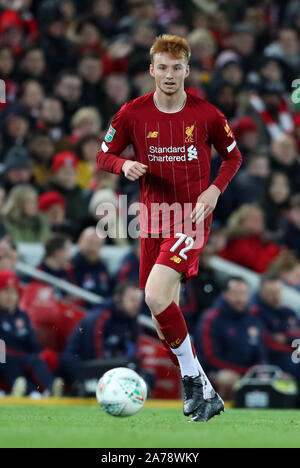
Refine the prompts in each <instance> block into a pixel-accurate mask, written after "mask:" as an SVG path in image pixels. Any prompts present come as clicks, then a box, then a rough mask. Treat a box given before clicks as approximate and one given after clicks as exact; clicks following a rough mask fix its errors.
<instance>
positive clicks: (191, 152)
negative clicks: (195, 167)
mask: <svg viewBox="0 0 300 468" xmlns="http://www.w3.org/2000/svg"><path fill="white" fill-rule="evenodd" d="M193 159H198V152H197V149H196V147H195V146H194V145H191V146H190V147H189V148H188V160H189V161H192V160H193Z"/></svg>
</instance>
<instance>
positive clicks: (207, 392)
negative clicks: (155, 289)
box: [152, 282, 214, 399]
mask: <svg viewBox="0 0 300 468" xmlns="http://www.w3.org/2000/svg"><path fill="white" fill-rule="evenodd" d="M180 289H181V283H180V282H179V283H178V286H177V287H175V290H174V297H173V300H174V302H175V303H176V304H177V305H178V306H179V303H180ZM152 320H153V323H154V324H155V327H156V331H157V334H158V337H159V339H160V340H161V342H162V345H163V347H164V348H165V350H166V352H167V354H168V356H169V358H170V360H171V361H172V363H173V364H174V365H175V366H176V367H179V362H178V359H177V357H176V355H175V354H174V353H173V352H172V351H171V349H170V348H169V346H168V344H167V342H166V340H165V337H164V336H163V334H162V332H161V330H160V328H159V324H158V322H157V320H156V318H155V316H154V315H152ZM192 349H193V355H194V358H195V361H196V365H197V367H198V370H199V372H200V374H201V376H202V382H203V387H204V398H205V399H208V398H211V396H213V394H214V389H213V387H212V385H211V383H210V381H209V379H208V377H207V376H206V374H205V372H204V370H203V368H202V366H201V364H200V362H199V359H198V357H197V353H196V349H195V347H194V345H193V344H192Z"/></svg>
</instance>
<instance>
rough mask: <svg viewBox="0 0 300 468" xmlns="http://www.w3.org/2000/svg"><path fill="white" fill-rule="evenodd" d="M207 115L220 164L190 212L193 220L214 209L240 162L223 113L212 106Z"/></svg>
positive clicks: (210, 135)
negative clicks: (209, 113)
mask: <svg viewBox="0 0 300 468" xmlns="http://www.w3.org/2000/svg"><path fill="white" fill-rule="evenodd" d="M212 109H213V110H212V114H211V115H210V116H209V120H210V122H209V126H208V128H209V140H210V143H211V144H213V145H214V147H215V148H216V150H217V152H218V153H219V154H220V156H221V158H222V160H223V161H222V165H221V167H220V170H219V173H218V175H217V177H216V179H215V180H214V181H213V183H212V184H211V185H210V186H209V187H208V189H207V190H205V191H204V192H202V193H201V195H200V196H199V198H198V200H197V204H196V207H195V209H194V211H193V212H192V220H193V222H196V223H199V222H201V221H203V220H204V219H206V218H207V217H208V216H209V215H210V214H211V213H212V212H213V211H214V209H215V207H216V205H217V202H218V199H219V196H220V195H221V194H222V193H224V191H225V190H226V188H227V186H228V184H229V182H230V181H231V179H232V178H233V177H234V176H235V174H236V173H237V171H238V170H239V168H240V166H241V164H242V155H241V153H240V151H239V149H238V147H237V144H236V141H235V138H234V135H233V133H232V132H231V130H230V128H229V125H228V122H227V120H226V118H225V117H224V115H223V114H222V113H221V112H220V111H218V110H217V109H216V108H215V107H212Z"/></svg>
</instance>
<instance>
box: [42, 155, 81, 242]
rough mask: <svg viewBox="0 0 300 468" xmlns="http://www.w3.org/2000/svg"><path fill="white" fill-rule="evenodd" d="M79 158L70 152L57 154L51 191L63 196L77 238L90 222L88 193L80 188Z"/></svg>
mask: <svg viewBox="0 0 300 468" xmlns="http://www.w3.org/2000/svg"><path fill="white" fill-rule="evenodd" d="M78 163H79V159H78V158H77V156H76V155H75V154H74V153H72V152H70V151H63V152H61V153H58V154H56V156H55V157H54V159H53V164H52V168H51V172H52V178H51V184H50V186H49V190H50V191H52V190H54V191H55V192H58V193H60V194H61V196H62V197H63V198H64V200H65V201H66V204H67V214H66V220H67V222H68V225H69V226H70V230H71V232H72V237H74V238H76V237H77V236H78V235H79V234H80V232H81V231H82V229H83V228H84V227H85V223H86V222H87V220H88V216H89V215H88V204H89V198H88V193H86V192H85V191H84V190H82V189H81V188H80V186H79V185H78V183H77V179H78Z"/></svg>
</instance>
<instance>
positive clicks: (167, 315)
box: [155, 301, 182, 327]
mask: <svg viewBox="0 0 300 468" xmlns="http://www.w3.org/2000/svg"><path fill="white" fill-rule="evenodd" d="M174 312H175V313H176V312H177V313H178V314H180V315H181V314H182V312H181V310H180V309H179V307H178V305H177V304H176V302H174V301H173V302H171V304H170V305H169V306H168V307H167V308H166V309H165V310H163V311H162V312H161V313H160V314H158V315H156V316H155V318H156V320H157V321H158V323H159V325H160V326H161V327H165V326H168V325H170V321H171V323H172V320H174Z"/></svg>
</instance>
